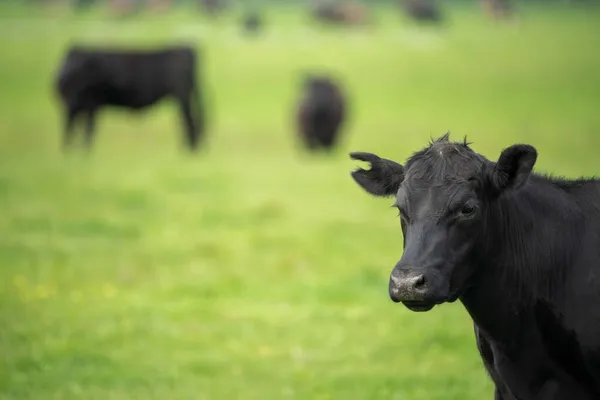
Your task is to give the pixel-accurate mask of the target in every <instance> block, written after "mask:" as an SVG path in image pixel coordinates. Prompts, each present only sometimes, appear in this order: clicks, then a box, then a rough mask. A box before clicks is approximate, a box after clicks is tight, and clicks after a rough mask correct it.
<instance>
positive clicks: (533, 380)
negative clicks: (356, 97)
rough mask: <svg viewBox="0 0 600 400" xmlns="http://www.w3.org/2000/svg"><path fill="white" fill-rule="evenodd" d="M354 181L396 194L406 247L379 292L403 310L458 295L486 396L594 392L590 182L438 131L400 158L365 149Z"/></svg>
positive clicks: (599, 306)
mask: <svg viewBox="0 0 600 400" xmlns="http://www.w3.org/2000/svg"><path fill="white" fill-rule="evenodd" d="M351 157H352V158H353V159H356V160H361V161H366V162H369V163H370V169H368V170H365V169H362V168H359V169H356V170H355V171H353V172H352V177H353V178H354V180H355V181H356V182H357V183H358V184H359V185H360V186H361V187H362V188H363V189H364V190H365V191H367V192H368V193H370V194H372V195H375V196H389V197H394V198H395V203H394V205H395V207H397V208H398V210H399V212H400V221H401V227H402V232H403V235H404V250H403V253H402V257H401V258H400V261H399V262H398V263H397V264H396V266H395V267H394V268H393V270H392V272H391V275H390V280H389V295H390V297H391V299H392V300H393V301H394V302H402V303H403V304H404V305H405V306H406V307H407V308H408V309H410V310H412V311H428V310H430V309H432V308H433V307H434V306H436V305H438V304H442V303H445V302H453V301H455V300H457V299H460V301H461V302H462V304H463V305H464V307H465V308H466V309H467V311H468V312H469V314H470V315H471V318H472V319H473V322H474V325H475V334H476V339H477V346H478V348H479V352H480V354H481V356H482V358H483V361H484V365H485V367H486V369H487V370H488V372H489V375H490V377H491V378H492V379H493V381H494V382H495V384H496V393H495V396H496V397H495V398H496V399H504V400H509V399H510V400H513V399H519V400H534V399H536V400H537V399H540V400H542V399H543V400H558V399H560V400H563V399H577V400H592V399H600V181H599V180H594V179H583V178H581V179H576V180H566V179H557V178H553V177H549V176H543V175H539V174H536V173H533V172H532V169H533V166H534V164H535V162H536V159H537V151H536V150H535V148H534V147H532V146H530V145H514V146H510V147H508V148H506V149H505V150H503V151H502V153H501V154H500V157H499V159H498V161H496V162H493V161H490V160H488V159H487V158H485V157H484V156H483V155H481V154H478V153H476V152H474V151H473V150H472V149H471V147H470V146H469V144H468V143H466V142H464V143H462V142H461V143H455V142H451V141H450V140H449V138H448V135H445V136H443V137H442V138H440V139H438V140H436V141H434V142H432V143H431V144H430V145H429V146H428V147H426V148H425V149H423V150H421V151H419V152H416V153H414V154H413V155H412V156H411V157H410V158H409V159H408V161H407V163H406V164H405V165H401V164H398V163H396V162H394V161H390V160H386V159H383V158H380V157H378V156H376V155H374V154H370V153H351Z"/></svg>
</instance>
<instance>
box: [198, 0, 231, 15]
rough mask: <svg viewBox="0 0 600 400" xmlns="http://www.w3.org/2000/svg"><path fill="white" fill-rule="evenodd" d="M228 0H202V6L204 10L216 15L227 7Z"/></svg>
mask: <svg viewBox="0 0 600 400" xmlns="http://www.w3.org/2000/svg"><path fill="white" fill-rule="evenodd" d="M227 3H228V2H227V0H200V7H201V8H202V10H203V11H204V12H206V13H207V14H209V15H211V16H215V15H217V14H219V13H221V12H223V11H225V9H226V8H227V5H228V4H227Z"/></svg>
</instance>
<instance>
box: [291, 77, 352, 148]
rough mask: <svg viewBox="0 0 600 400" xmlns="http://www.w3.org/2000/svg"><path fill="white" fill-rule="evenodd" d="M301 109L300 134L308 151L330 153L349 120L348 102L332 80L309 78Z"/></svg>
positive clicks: (298, 116) (305, 85) (299, 117)
mask: <svg viewBox="0 0 600 400" xmlns="http://www.w3.org/2000/svg"><path fill="white" fill-rule="evenodd" d="M303 90H304V94H303V96H302V98H301V100H300V105H299V107H298V115H297V124H298V131H299V134H300V136H301V139H302V140H303V142H304V144H305V146H306V147H307V148H308V149H309V150H317V149H318V148H323V149H326V150H331V149H332V148H333V147H334V146H335V144H336V141H337V137H338V135H339V131H340V129H341V127H342V123H343V122H344V118H345V116H346V101H345V99H344V96H343V94H342V92H341V90H340V88H339V86H338V84H337V83H335V82H334V81H333V80H332V79H331V78H328V77H325V76H313V75H307V76H306V78H305V80H304V88H303Z"/></svg>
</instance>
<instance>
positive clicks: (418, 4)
mask: <svg viewBox="0 0 600 400" xmlns="http://www.w3.org/2000/svg"><path fill="white" fill-rule="evenodd" d="M400 5H401V7H402V8H403V9H404V12H405V13H406V15H407V16H408V17H410V18H411V19H413V20H415V21H418V22H432V23H436V22H441V20H442V13H441V11H440V8H439V6H438V5H437V3H436V2H435V0H400Z"/></svg>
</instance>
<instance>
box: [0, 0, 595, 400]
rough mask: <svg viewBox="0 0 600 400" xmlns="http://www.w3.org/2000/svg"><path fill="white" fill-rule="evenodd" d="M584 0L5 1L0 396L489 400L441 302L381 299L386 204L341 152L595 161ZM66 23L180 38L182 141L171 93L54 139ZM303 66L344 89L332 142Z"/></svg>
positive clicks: (102, 38)
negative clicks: (307, 104) (450, 148)
mask: <svg viewBox="0 0 600 400" xmlns="http://www.w3.org/2000/svg"><path fill="white" fill-rule="evenodd" d="M599 4H600V3H598V2H595V1H578V0H572V1H558V0H557V1H551V0H547V1H542V0H539V1H534V0H530V1H526V0H522V1H520V2H516V3H505V2H504V1H502V0H489V1H479V2H478V1H470V0H464V1H459V0H456V1H451V0H447V1H444V2H441V1H439V2H437V3H433V2H428V3H423V2H421V1H419V0H413V1H412V2H403V3H400V2H392V1H383V0H382V1H374V0H370V1H368V2H363V3H344V4H343V5H342V6H341V8H342V11H339V9H338V10H337V11H335V10H334V11H332V10H331V7H333V8H336V7H340V5H339V4H338V5H336V6H332V5H324V4H321V3H319V2H306V1H300V0H297V1H294V0H288V1H267V0H262V1H259V0H255V1H251V0H244V1H243V2H241V1H238V2H234V1H228V2H220V1H212V2H211V1H201V2H200V1H192V0H188V1H186V0H179V1H176V0H172V1H168V0H152V1H147V2H144V1H116V0H115V1H100V0H97V1H93V0H78V1H61V0H48V1H42V0H38V1H35V0H30V1H25V0H23V1H17V0H13V1H8V0H5V1H3V2H1V3H0V20H1V21H0V35H1V37H2V39H1V43H2V46H1V47H0V55H1V62H0V205H1V211H0V238H1V239H0V326H1V327H2V328H1V329H0V354H2V357H0V398H2V399H313V398H314V399H339V398H344V399H408V400H412V399H427V400H431V399H482V398H490V399H491V398H492V385H491V382H490V380H489V379H488V377H487V375H486V373H485V372H484V369H483V366H482V363H481V361H480V358H479V355H478V352H477V350H476V347H475V341H474V337H473V330H472V323H471V321H470V318H469V316H468V315H467V313H466V312H465V311H464V309H463V308H462V306H461V304H460V303H455V304H451V305H448V304H447V305H443V306H440V307H436V308H435V309H434V310H432V311H431V312H428V313H419V314H417V313H411V312H410V311H408V310H407V309H405V308H404V307H402V306H401V305H397V304H393V303H392V302H391V301H390V300H389V298H388V291H387V285H388V277H389V273H390V271H391V269H392V267H393V266H394V265H395V263H396V262H397V260H398V259H399V258H400V255H401V251H402V234H401V230H400V224H399V221H398V218H397V216H396V214H397V212H396V211H395V210H394V209H392V208H390V206H391V204H392V201H391V200H382V199H379V200H377V199H374V198H372V197H370V196H368V195H366V194H365V193H364V192H362V190H361V189H360V188H359V187H358V186H356V185H355V183H354V182H353V181H352V179H351V178H350V176H349V172H350V170H351V169H353V168H354V167H355V166H356V165H357V163H355V162H353V161H351V160H349V158H348V156H347V153H348V152H349V151H369V152H374V153H378V154H379V155H380V156H382V157H386V158H392V159H395V160H398V161H404V160H405V159H406V158H407V157H408V156H409V155H410V154H411V153H412V152H414V151H416V150H419V149H420V148H422V147H424V146H425V145H426V144H427V142H428V141H429V140H430V139H431V138H432V137H437V136H440V135H442V134H443V133H445V132H446V131H448V130H450V131H451V132H452V135H453V137H454V138H455V139H462V137H463V136H465V135H466V136H467V137H468V138H469V140H470V141H472V142H473V146H472V147H473V148H474V149H475V150H476V151H478V152H481V153H483V154H484V155H486V156H487V157H488V158H490V159H492V160H495V159H496V158H497V157H498V155H499V153H500V151H501V149H502V148H503V147H506V146H508V145H511V144H513V143H518V142H520V143H529V144H532V145H534V146H535V147H536V148H537V149H538V151H539V158H538V163H537V170H538V171H541V172H548V173H552V174H554V175H560V176H566V177H577V176H580V175H595V174H598V173H600V165H599V164H598V156H597V153H598V148H599V147H598V146H599V145H600V107H599V106H600V46H599V42H598V39H599V38H600V7H599ZM327 7H329V8H330V9H329V10H328V9H327ZM77 43H83V44H88V45H101V46H104V48H110V47H111V46H114V47H115V48H116V47H119V46H121V47H127V48H130V49H132V48H133V49H135V48H143V49H153V48H158V47H164V46H170V45H172V44H174V43H175V44H177V43H187V44H191V45H192V46H193V47H194V48H195V49H196V50H197V64H196V67H195V69H196V71H195V72H196V74H197V76H198V86H199V87H200V88H201V90H202V94H203V99H204V105H205V112H206V120H207V124H206V131H205V142H203V146H202V148H201V149H200V150H199V151H197V152H189V151H186V150H185V148H183V147H182V138H183V136H182V129H181V128H182V126H181V121H180V120H179V115H178V111H177V107H176V104H175V103H174V102H173V101H172V100H168V99H167V100H165V101H162V102H159V103H157V104H156V105H154V106H152V107H149V108H147V109H146V110H145V111H143V112H137V113H134V112H130V111H128V110H124V109H113V108H103V109H101V110H100V111H99V112H98V115H97V133H96V137H95V140H94V146H93V148H92V149H90V150H87V151H86V150H85V149H83V148H82V147H81V146H79V145H74V146H73V148H72V149H71V150H70V151H63V149H62V148H61V141H62V134H63V125H64V121H63V114H64V110H63V106H62V104H61V102H60V98H59V96H58V94H57V91H56V89H55V86H56V85H55V82H56V79H57V75H58V74H59V71H60V70H61V65H62V63H63V60H64V57H65V54H66V52H67V50H68V49H69V48H70V46H72V45H73V44H77ZM307 73H312V74H321V75H327V76H329V77H332V79H335V81H336V82H337V84H338V85H339V87H340V88H341V89H340V91H341V92H343V96H344V98H345V101H346V112H345V114H344V115H345V116H344V122H343V124H342V125H341V128H340V129H339V132H338V141H337V142H336V144H335V146H334V147H333V148H332V149H331V151H328V152H327V151H311V149H310V148H307V147H306V146H305V145H303V142H302V139H301V138H302V135H301V134H299V120H298V115H299V110H300V109H301V107H302V106H301V104H303V103H302V101H303V100H302V99H305V98H306V97H303V96H304V93H305V92H304V88H305V86H304V83H305V80H306V76H307ZM300 115H302V113H300ZM77 140H79V139H77Z"/></svg>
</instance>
